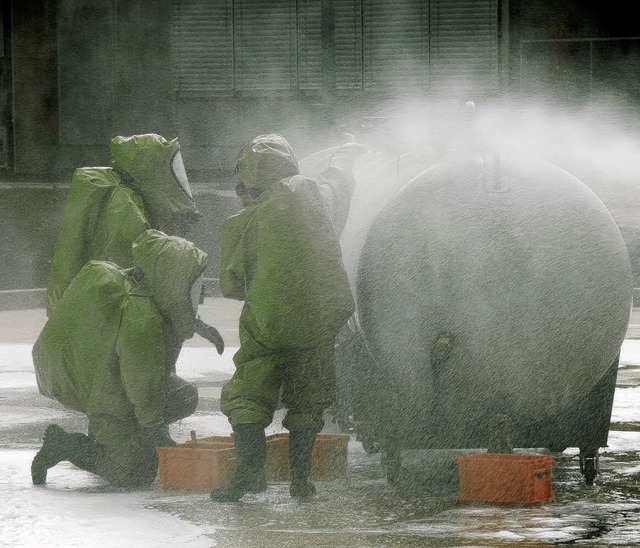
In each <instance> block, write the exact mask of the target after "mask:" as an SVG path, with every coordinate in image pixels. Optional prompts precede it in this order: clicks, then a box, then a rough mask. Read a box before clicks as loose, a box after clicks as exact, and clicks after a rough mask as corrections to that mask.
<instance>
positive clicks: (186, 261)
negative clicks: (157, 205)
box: [133, 229, 207, 339]
mask: <svg viewBox="0 0 640 548" xmlns="http://www.w3.org/2000/svg"><path fill="white" fill-rule="evenodd" d="M133 259H134V262H135V265H136V267H138V268H140V269H141V270H142V272H143V276H144V277H143V278H142V282H141V285H142V287H143V288H144V289H145V290H146V291H149V293H150V294H151V297H152V298H153V300H154V302H155V303H156V306H157V307H158V309H159V310H160V313H161V314H162V315H163V316H164V317H166V318H168V319H170V320H171V322H172V324H173V328H174V330H175V332H176V334H177V336H178V337H179V338H183V339H188V338H190V337H192V336H193V333H194V330H195V320H196V311H195V310H194V309H193V307H192V304H191V297H190V292H191V287H192V286H193V284H194V282H195V281H196V280H197V279H198V278H199V277H200V275H201V274H202V273H203V272H204V270H205V268H206V266H207V254H206V253H205V252H204V251H202V250H200V249H198V248H197V247H196V246H195V245H194V244H193V243H191V242H189V241H187V240H185V239H183V238H180V237H178V236H168V235H166V234H164V233H163V232H160V231H159V230H154V229H150V230H147V231H145V232H144V233H143V234H141V235H140V237H139V238H138V239H137V240H136V241H135V242H134V244H133Z"/></svg>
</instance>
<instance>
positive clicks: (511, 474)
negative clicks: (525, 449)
mask: <svg viewBox="0 0 640 548" xmlns="http://www.w3.org/2000/svg"><path fill="white" fill-rule="evenodd" d="M456 461H457V463H458V471H459V474H460V496H459V498H458V500H459V501H461V502H494V503H499V504H535V503H537V502H543V501H545V500H550V499H552V498H553V496H552V494H551V469H552V466H553V456H546V455H522V454H498V453H479V454H476V455H466V456H463V457H457V458H456Z"/></svg>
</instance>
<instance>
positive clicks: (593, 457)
mask: <svg viewBox="0 0 640 548" xmlns="http://www.w3.org/2000/svg"><path fill="white" fill-rule="evenodd" d="M599 464H600V459H599V456H598V448H597V447H580V472H582V475H583V476H584V479H585V482H586V483H587V485H593V481H594V480H595V479H596V476H597V475H598V468H599Z"/></svg>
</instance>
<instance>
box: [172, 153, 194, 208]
mask: <svg viewBox="0 0 640 548" xmlns="http://www.w3.org/2000/svg"><path fill="white" fill-rule="evenodd" d="M171 172H172V173H173V177H174V179H175V180H176V181H177V183H178V184H179V185H180V188H182V190H184V192H185V193H186V194H187V196H189V198H191V199H192V200H193V194H192V192H191V186H190V185H189V179H188V178H187V171H186V170H185V168H184V162H183V161H182V153H181V152H180V149H178V150H176V152H175V154H174V155H173V157H172V158H171Z"/></svg>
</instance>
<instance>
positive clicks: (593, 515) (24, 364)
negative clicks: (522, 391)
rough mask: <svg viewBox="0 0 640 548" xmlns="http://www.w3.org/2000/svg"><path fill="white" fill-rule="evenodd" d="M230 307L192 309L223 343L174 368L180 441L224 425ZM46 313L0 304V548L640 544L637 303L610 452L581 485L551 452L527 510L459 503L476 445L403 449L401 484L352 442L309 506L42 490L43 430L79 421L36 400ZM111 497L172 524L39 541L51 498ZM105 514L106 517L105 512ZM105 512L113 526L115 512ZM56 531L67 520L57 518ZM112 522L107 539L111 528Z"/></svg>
mask: <svg viewBox="0 0 640 548" xmlns="http://www.w3.org/2000/svg"><path fill="white" fill-rule="evenodd" d="M239 310H240V307H239V303H235V302H233V301H227V300H225V299H207V300H206V302H205V304H204V305H203V306H202V307H201V315H202V316H203V318H204V319H205V320H206V321H209V322H210V323H212V324H214V325H216V326H217V327H218V328H219V329H220V330H221V331H222V333H223V335H224V337H225V340H226V342H227V346H228V350H227V352H225V355H224V356H223V357H222V358H220V357H218V356H217V355H215V352H213V351H212V349H211V348H209V347H207V344H206V343H205V342H204V341H202V340H199V339H198V338H197V337H195V338H194V339H193V340H191V341H189V342H188V344H187V346H186V348H185V349H184V351H183V355H181V361H180V362H179V367H178V369H179V374H181V375H183V376H185V377H186V378H190V380H192V381H193V382H195V383H196V384H197V385H198V387H199V391H200V395H201V402H200V405H199V407H198V410H197V412H196V413H195V414H194V415H193V416H192V417H189V418H187V419H185V420H183V421H181V422H180V423H178V424H175V425H173V426H172V434H173V436H174V438H175V439H176V440H178V441H185V440H187V439H188V438H189V433H190V431H191V430H196V432H197V433H198V437H202V436H208V435H214V434H224V435H226V434H228V433H229V432H230V428H229V426H228V423H227V421H226V419H225V417H224V416H222V415H221V414H220V412H219V393H220V388H221V386H222V385H223V384H224V382H225V381H226V379H227V378H228V377H229V375H230V374H231V372H232V370H233V369H232V364H231V362H230V359H231V356H232V354H233V349H234V347H235V346H237V332H236V326H237V317H238V314H239ZM44 321H45V316H44V311H43V310H16V311H2V312H0V417H1V418H0V432H1V436H0V491H2V492H4V493H6V494H8V495H9V499H7V497H6V496H5V497H3V502H0V517H1V518H2V520H1V521H0V532H1V531H2V529H3V528H6V529H5V531H4V534H0V546H38V545H40V546H41V545H68V546H70V545H74V546H75V545H84V546H92V545H94V546H98V545H100V546H107V545H113V546H116V545H118V546H127V545H130V546H142V545H144V546H165V545H166V546H169V545H172V546H178V545H181V546H219V547H233V548H240V547H254V546H255V547H300V546H313V547H320V546H322V547H342V546H350V547H396V546H397V547H400V546H402V547H404V546H443V547H446V546H522V547H526V546H558V545H565V544H566V545H588V546H640V479H636V474H637V475H638V478H640V454H639V452H640V340H637V339H639V338H640V310H637V309H634V314H633V318H632V324H631V326H630V328H629V331H628V334H627V337H628V338H627V339H626V340H625V342H624V345H623V352H622V360H621V362H622V363H621V366H620V369H619V375H618V385H617V389H616V395H615V399H614V407H613V413H612V429H611V431H610V434H609V446H608V447H606V448H602V449H601V450H600V456H599V463H600V467H599V468H600V472H599V475H598V476H597V478H596V481H595V483H594V485H591V486H589V485H586V484H585V481H584V478H583V477H582V474H581V472H580V467H579V461H578V450H577V448H569V449H567V450H566V451H564V452H563V453H555V454H554V465H553V482H552V487H553V496H554V498H553V500H551V501H548V502H544V503H541V504H537V505H534V506H500V505H491V504H483V503H473V504H461V503H459V502H458V500H457V499H458V494H459V481H458V470H457V465H456V462H455V457H456V456H458V455H461V454H465V453H474V452H479V451H478V450H473V449H469V450H466V451H447V450H424V451H407V452H405V453H404V454H403V469H402V472H401V475H400V478H399V483H398V485H397V486H395V487H392V486H390V485H389V484H388V483H387V481H386V479H385V475H384V470H383V468H382V466H381V464H380V455H379V454H374V455H369V454H367V453H365V452H364V450H363V449H362V446H361V444H360V443H359V442H357V441H356V440H355V438H353V437H352V439H351V441H350V442H349V446H348V461H349V466H348V470H347V475H346V477H344V478H341V479H338V480H332V481H322V482H317V487H318V495H317V496H316V497H313V498H312V499H309V500H294V499H291V497H290V496H289V492H288V484H286V483H276V484H272V485H270V486H269V489H268V491H267V492H266V493H261V494H252V495H247V496H245V497H244V499H243V500H242V502H240V503H236V504H214V503H212V502H211V501H210V500H209V497H208V493H207V492H187V491H169V490H165V489H161V488H159V487H157V488H156V489H153V490H151V491H146V492H142V493H135V494H131V493H115V494H114V492H113V491H111V490H109V489H108V488H107V487H106V485H105V484H104V483H102V482H101V480H99V479H98V478H96V477H94V476H92V475H90V474H88V473H85V472H81V471H78V470H77V469H75V468H74V467H73V466H71V465H70V464H68V463H63V464H61V465H59V466H57V467H55V468H54V469H52V470H51V471H50V474H49V480H48V484H47V486H45V487H44V488H42V487H33V486H31V485H30V481H29V464H30V461H31V458H33V455H34V454H35V452H36V450H37V448H38V447H39V445H40V443H41V435H42V431H43V429H44V426H45V425H46V424H48V423H49V422H52V421H55V422H58V423H59V424H61V425H62V426H63V427H65V428H67V429H69V430H75V431H83V430H84V429H85V428H86V422H85V419H84V417H83V416H82V415H80V414H77V413H73V412H70V411H67V410H65V409H64V408H63V407H61V406H60V405H58V404H57V403H55V402H53V401H51V400H48V399H47V398H44V397H42V396H40V395H39V394H38V392H37V388H36V387H35V379H34V378H33V373H32V370H31V369H30V364H29V352H30V345H31V344H33V342H34V340H35V337H37V334H38V333H39V331H40V329H41V327H42V325H44ZM277 419H278V420H276V421H275V422H274V424H273V425H272V427H270V429H269V431H268V433H271V432H277V431H281V430H282V427H281V425H280V422H279V420H280V415H279V414H278V417H277ZM326 431H327V432H336V431H337V427H335V426H334V425H333V424H331V423H329V424H328V425H327V427H326ZM543 451H544V450H542V449H526V450H522V451H521V452H526V453H534V452H543ZM108 497H124V499H122V498H119V499H115V498H114V499H113V500H119V501H120V502H119V503H120V504H121V503H122V501H123V500H124V501H125V502H126V505H127V512H128V513H129V517H131V513H133V515H136V513H139V514H140V516H142V515H146V514H144V513H145V512H149V511H151V512H153V513H154V514H153V515H155V516H159V517H161V518H171V519H173V520H174V521H173V522H171V523H173V524H174V525H163V522H162V519H160V518H159V517H156V518H152V519H151V520H149V519H148V518H144V520H143V518H142V517H141V518H140V521H139V522H136V525H134V526H133V527H132V530H134V529H135V530H136V531H138V532H139V533H138V534H139V535H140V538H138V539H137V542H136V539H135V538H129V539H128V540H127V539H125V540H124V542H123V539H122V538H120V537H118V539H117V542H116V541H115V540H114V542H113V544H109V542H108V541H107V540H105V538H104V537H103V538H101V539H100V540H96V541H95V542H96V543H95V544H92V540H91V539H87V538H84V544H82V543H81V542H80V541H78V544H74V543H72V542H67V543H64V542H61V541H60V543H59V544H57V543H56V542H52V543H51V544H49V543H46V542H45V543H44V544H43V539H45V540H46V539H47V538H48V537H47V532H46V530H45V529H42V531H40V529H39V528H42V527H43V525H42V523H41V522H39V521H38V519H37V517H36V515H37V514H38V513H42V512H44V513H46V512H47V511H48V510H46V509H48V508H50V507H51V506H53V505H55V507H56V508H57V510H56V511H59V512H61V513H62V514H68V515H67V516H66V518H65V521H68V522H70V523H80V521H74V520H81V519H82V517H83V516H85V517H86V512H87V510H86V504H87V503H86V502H84V501H87V500H88V501H91V502H90V503H89V505H90V506H92V505H94V504H96V505H98V504H100V503H101V501H102V500H105V499H106V498H108ZM78 500H82V501H83V504H84V506H80V505H78ZM109 500H110V499H109ZM7 504H10V505H13V508H9V507H7ZM96 512H97V510H96ZM32 514H33V515H32ZM104 514H105V515H106V516H107V518H106V519H108V517H109V510H104ZM100 515H102V514H100ZM89 516H91V513H89ZM22 518H25V519H22ZM27 518H28V519H27ZM116 518H117V519H116ZM112 519H113V520H115V521H113V523H114V524H116V523H120V522H119V521H118V519H120V518H119V517H118V515H117V511H116V510H113V515H112ZM156 519H158V521H157V523H156V522H155V520H156ZM145 520H146V521H145ZM96 522H99V520H96ZM153 523H156V524H155V525H154V524H153ZM178 524H183V525H186V524H189V525H191V526H194V527H195V531H197V532H198V534H197V535H195V537H194V535H193V530H192V529H188V530H187V529H185V530H184V531H183V530H182V529H180V528H179V527H178V526H177V525H178ZM55 526H56V527H58V528H59V527H64V524H62V523H60V522H58V521H56V522H55ZM76 527H82V525H76ZM91 527H96V528H99V527H100V523H94V524H92V525H91ZM113 527H114V534H115V533H116V529H117V527H118V526H117V525H113ZM165 527H166V528H167V530H166V532H165V530H164V528H165ZM154 528H155V529H154ZM153 530H155V531H156V533H158V534H157V535H156V536H158V537H159V538H164V537H166V539H167V542H166V543H165V542H163V541H161V540H157V541H156V540H148V542H147V543H144V542H142V540H143V539H144V538H145V535H146V536H148V537H149V539H155V538H156V537H155V536H153V535H152V533H151V531H153ZM158 531H159V532H158ZM116 536H117V535H116ZM55 538H56V539H57V538H58V537H55ZM96 538H98V537H96Z"/></svg>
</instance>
